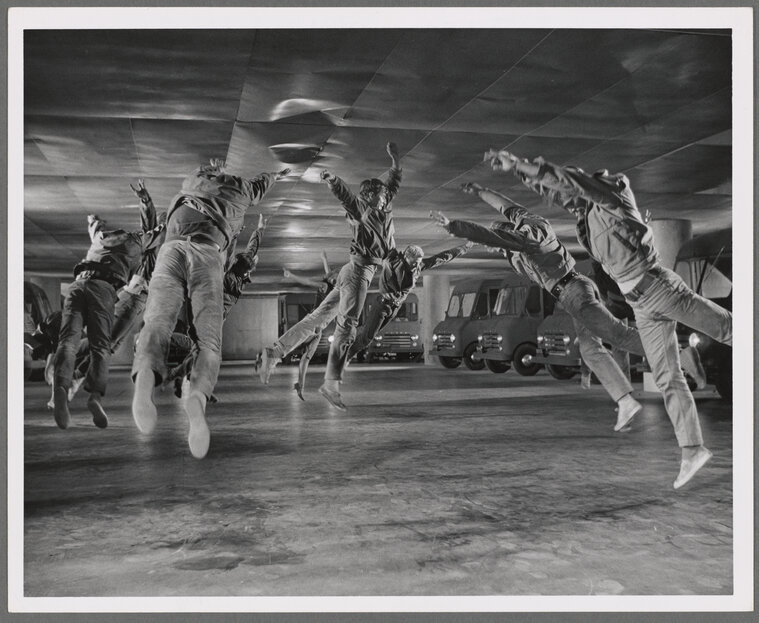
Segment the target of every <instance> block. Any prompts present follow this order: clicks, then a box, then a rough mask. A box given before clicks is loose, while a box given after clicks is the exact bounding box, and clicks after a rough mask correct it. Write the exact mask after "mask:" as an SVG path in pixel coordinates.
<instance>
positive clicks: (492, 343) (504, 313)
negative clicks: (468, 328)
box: [474, 273, 555, 376]
mask: <svg viewBox="0 0 759 623" xmlns="http://www.w3.org/2000/svg"><path fill="white" fill-rule="evenodd" d="M554 302H555V301H554V298H553V297H552V296H551V295H550V294H548V292H546V291H545V290H543V289H542V288H541V287H540V286H538V285H536V284H534V283H533V282H532V281H530V280H529V279H527V278H526V277H522V276H520V275H517V274H516V273H511V274H508V275H507V276H506V277H505V278H504V279H503V280H502V281H501V283H500V284H499V287H498V294H497V296H496V299H495V303H494V304H493V306H492V309H491V310H490V316H489V318H488V319H487V320H485V321H484V322H483V323H482V326H481V330H480V333H479V334H478V335H477V353H476V354H475V355H474V357H475V358H476V359H481V360H482V361H484V363H485V365H486V366H487V367H488V369H489V370H490V371H491V372H496V373H502V372H506V371H507V370H508V369H509V368H511V367H513V368H514V371H515V372H517V373H518V374H521V375H522V376H532V375H533V374H536V373H537V372H538V370H540V368H541V367H542V366H541V365H540V364H538V363H536V362H535V351H536V337H537V329H538V325H539V324H540V323H541V322H542V321H543V318H544V317H545V316H546V315H549V314H551V312H552V311H553V307H554Z"/></svg>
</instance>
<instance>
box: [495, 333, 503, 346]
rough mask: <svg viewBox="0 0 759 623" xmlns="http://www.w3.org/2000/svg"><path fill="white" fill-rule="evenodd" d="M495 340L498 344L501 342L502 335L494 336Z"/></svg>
mask: <svg viewBox="0 0 759 623" xmlns="http://www.w3.org/2000/svg"><path fill="white" fill-rule="evenodd" d="M495 341H496V342H498V343H499V344H500V343H501V342H503V336H502V335H499V336H498V337H497V338H495Z"/></svg>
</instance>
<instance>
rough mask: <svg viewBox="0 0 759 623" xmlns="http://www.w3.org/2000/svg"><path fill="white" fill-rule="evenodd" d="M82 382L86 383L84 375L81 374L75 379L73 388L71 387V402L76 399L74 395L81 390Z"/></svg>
mask: <svg viewBox="0 0 759 623" xmlns="http://www.w3.org/2000/svg"><path fill="white" fill-rule="evenodd" d="M82 383H84V377H83V376H80V377H79V378H78V379H74V383H73V384H72V385H71V389H69V402H71V401H72V400H74V396H76V393H77V392H78V391H79V388H80V387H81V386H82Z"/></svg>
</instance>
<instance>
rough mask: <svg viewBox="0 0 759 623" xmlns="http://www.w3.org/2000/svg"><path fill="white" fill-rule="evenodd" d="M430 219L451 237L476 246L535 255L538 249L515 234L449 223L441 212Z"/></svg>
mask: <svg viewBox="0 0 759 623" xmlns="http://www.w3.org/2000/svg"><path fill="white" fill-rule="evenodd" d="M430 218H431V219H432V220H433V221H434V222H435V224H436V225H438V226H439V227H442V228H443V229H445V230H446V231H447V232H448V233H449V234H451V235H452V236H456V237H457V238H465V239H466V240H470V241H472V242H476V243H478V244H484V245H486V246H489V247H496V248H499V249H508V250H510V251H518V252H526V253H535V252H537V251H538V250H539V249H540V245H539V244H538V243H537V242H534V241H532V240H529V239H527V238H525V237H524V236H522V235H520V234H518V233H517V232H513V231H504V230H500V231H498V232H495V231H493V230H492V229H488V228H487V227H483V226H482V225H478V224H477V223H472V222H471V221H451V220H448V218H447V217H446V216H445V215H444V214H443V213H442V212H430Z"/></svg>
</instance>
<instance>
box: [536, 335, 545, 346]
mask: <svg viewBox="0 0 759 623" xmlns="http://www.w3.org/2000/svg"><path fill="white" fill-rule="evenodd" d="M544 339H545V338H544V337H543V336H542V335H539V336H538V344H540V343H541V342H542V341H543V340H544Z"/></svg>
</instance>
